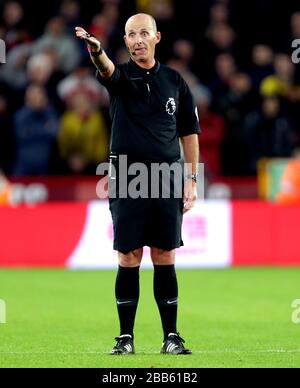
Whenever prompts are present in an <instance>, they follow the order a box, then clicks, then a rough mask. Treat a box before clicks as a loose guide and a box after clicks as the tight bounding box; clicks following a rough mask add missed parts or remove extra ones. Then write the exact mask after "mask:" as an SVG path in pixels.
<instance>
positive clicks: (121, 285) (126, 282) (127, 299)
mask: <svg viewBox="0 0 300 388" xmlns="http://www.w3.org/2000/svg"><path fill="white" fill-rule="evenodd" d="M139 270H140V267H136V268H124V267H120V266H119V271H118V275H117V279H116V289H115V291H116V300H117V308H118V314H119V320H120V335H124V334H130V335H132V337H133V328H134V321H135V315H136V310H137V306H138V301H139V296H140V276H139Z"/></svg>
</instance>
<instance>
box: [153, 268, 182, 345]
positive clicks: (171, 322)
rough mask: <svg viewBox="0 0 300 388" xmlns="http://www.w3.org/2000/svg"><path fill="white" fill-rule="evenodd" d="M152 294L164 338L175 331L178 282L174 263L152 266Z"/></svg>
mask: <svg viewBox="0 0 300 388" xmlns="http://www.w3.org/2000/svg"><path fill="white" fill-rule="evenodd" d="M154 296H155V300H156V303H157V305H158V308H159V312H160V317H161V322H162V326H163V331H164V339H165V340H166V339H167V337H168V335H169V334H170V333H177V310H178V284H177V277H176V271H175V266H174V265H162V266H160V265H155V266H154Z"/></svg>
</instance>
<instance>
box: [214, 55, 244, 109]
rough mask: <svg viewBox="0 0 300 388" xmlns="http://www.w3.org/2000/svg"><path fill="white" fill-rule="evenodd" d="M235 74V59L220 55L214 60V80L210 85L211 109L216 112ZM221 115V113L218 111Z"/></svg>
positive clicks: (230, 56)
mask: <svg viewBox="0 0 300 388" xmlns="http://www.w3.org/2000/svg"><path fill="white" fill-rule="evenodd" d="M236 73H237V65H236V62H235V59H234V58H233V56H232V55H230V54H220V55H218V56H217V58H216V63H215V78H214V79H213V81H212V83H211V84H210V90H211V92H212V95H213V105H212V106H213V109H214V110H216V111H218V109H219V101H220V100H221V99H222V98H223V97H224V96H225V95H226V94H227V93H228V90H229V83H230V79H231V77H232V76H233V75H234V74H236ZM219 113H221V114H222V113H223V111H219Z"/></svg>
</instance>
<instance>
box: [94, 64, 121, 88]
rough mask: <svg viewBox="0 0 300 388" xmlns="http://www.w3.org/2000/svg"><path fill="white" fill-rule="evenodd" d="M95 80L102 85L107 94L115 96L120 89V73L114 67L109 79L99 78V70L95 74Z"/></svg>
mask: <svg viewBox="0 0 300 388" xmlns="http://www.w3.org/2000/svg"><path fill="white" fill-rule="evenodd" d="M96 77H97V80H98V81H99V82H100V83H101V85H103V86H104V87H105V88H106V89H107V91H108V93H109V94H117V93H118V90H120V89H121V79H122V77H121V71H120V69H119V68H118V67H117V66H116V67H115V71H114V73H113V75H112V76H111V77H110V78H103V77H101V73H100V71H99V70H97V72H96Z"/></svg>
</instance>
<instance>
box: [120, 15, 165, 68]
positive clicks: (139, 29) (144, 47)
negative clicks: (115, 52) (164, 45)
mask: <svg viewBox="0 0 300 388" xmlns="http://www.w3.org/2000/svg"><path fill="white" fill-rule="evenodd" d="M124 39H125V43H126V46H127V47H128V50H129V52H130V55H131V57H132V58H133V59H134V60H135V61H136V62H150V61H152V60H153V59H154V56H155V47H156V45H157V44H158V43H159V42H160V39H161V36H160V33H159V32H156V31H155V27H154V25H153V23H152V20H151V18H150V17H148V16H146V15H138V16H134V17H132V18H131V19H129V21H128V22H127V24H126V35H125V37H124Z"/></svg>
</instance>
